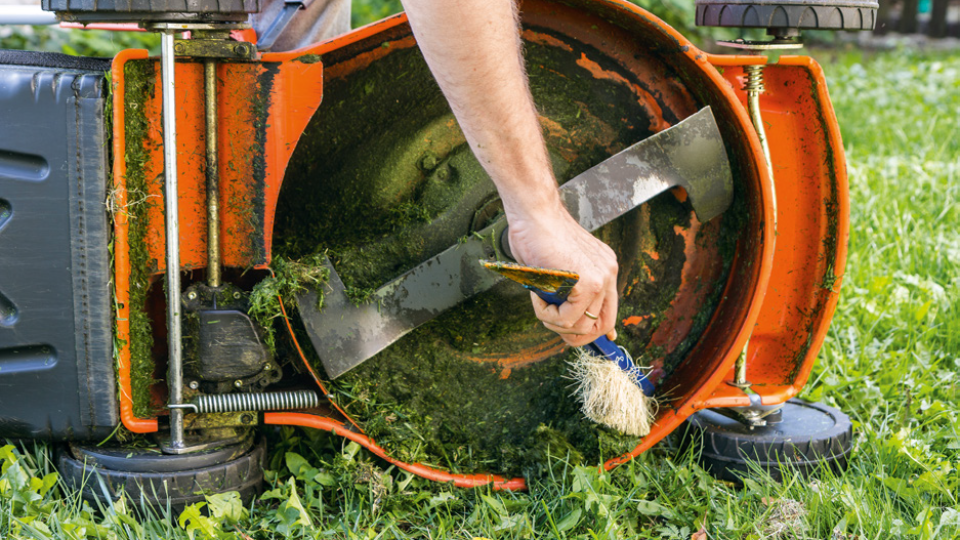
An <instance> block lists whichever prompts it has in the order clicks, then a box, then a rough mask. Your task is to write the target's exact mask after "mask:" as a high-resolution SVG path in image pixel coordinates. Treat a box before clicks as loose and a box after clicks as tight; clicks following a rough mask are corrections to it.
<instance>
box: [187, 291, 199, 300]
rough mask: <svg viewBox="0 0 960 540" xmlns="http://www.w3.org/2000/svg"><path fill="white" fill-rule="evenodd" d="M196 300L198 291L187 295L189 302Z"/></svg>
mask: <svg viewBox="0 0 960 540" xmlns="http://www.w3.org/2000/svg"><path fill="white" fill-rule="evenodd" d="M196 299H197V292H196V291H190V292H188V293H187V300H196Z"/></svg>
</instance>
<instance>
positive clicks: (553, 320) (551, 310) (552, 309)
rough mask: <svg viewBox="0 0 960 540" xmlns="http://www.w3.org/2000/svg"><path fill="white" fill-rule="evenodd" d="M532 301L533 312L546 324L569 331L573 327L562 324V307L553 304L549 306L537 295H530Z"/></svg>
mask: <svg viewBox="0 0 960 540" xmlns="http://www.w3.org/2000/svg"><path fill="white" fill-rule="evenodd" d="M530 301H531V302H533V312H534V313H535V314H536V315H537V318H538V319H540V320H541V321H542V322H544V323H550V324H552V325H554V326H556V327H557V328H563V329H567V328H569V327H570V326H572V325H564V324H563V323H562V317H561V316H560V309H559V308H560V306H555V305H553V304H548V303H547V302H546V301H544V300H543V298H540V297H539V296H537V295H536V294H535V293H530Z"/></svg>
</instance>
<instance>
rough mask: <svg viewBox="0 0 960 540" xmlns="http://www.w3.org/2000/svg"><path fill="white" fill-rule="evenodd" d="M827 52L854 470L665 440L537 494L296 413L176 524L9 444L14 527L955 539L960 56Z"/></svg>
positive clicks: (808, 393) (824, 354)
mask: <svg viewBox="0 0 960 540" xmlns="http://www.w3.org/2000/svg"><path fill="white" fill-rule="evenodd" d="M819 57H820V58H821V60H822V61H823V62H824V64H825V67H826V70H827V73H828V78H829V82H830V90H831V94H832V96H833V101H834V105H835V107H836V110H837V114H838V117H839V119H840V122H841V125H842V126H843V136H844V141H845V144H846V147H847V156H848V160H849V173H850V188H851V202H852V215H851V220H852V235H851V240H850V253H849V260H848V264H847V272H846V275H845V277H844V283H843V292H842V297H841V302H840V305H839V307H838V309H837V314H836V317H835V319H834V322H833V325H832V327H831V330H830V333H829V336H828V339H827V341H826V344H825V345H824V347H823V349H822V351H821V353H820V359H819V362H818V364H817V367H816V368H815V370H814V373H813V376H812V379H811V383H810V384H809V385H808V386H807V388H806V390H805V397H807V398H809V399H812V400H820V401H824V402H826V403H828V404H831V405H835V406H837V407H840V408H841V409H843V410H844V411H846V412H848V413H849V414H850V415H851V417H852V418H853V419H854V421H855V429H856V431H857V437H856V441H855V447H854V451H853V454H852V457H851V463H850V468H849V470H848V471H847V472H845V473H844V474H842V475H832V474H829V473H826V474H824V475H823V476H822V477H820V478H819V479H817V480H813V481H805V480H802V479H800V478H797V477H794V476H791V475H789V474H788V476H787V478H786V479H785V480H784V482H783V483H782V484H777V483H775V482H773V481H772V480H770V479H769V477H766V476H765V475H763V474H761V473H757V474H754V475H752V476H751V477H750V478H748V479H747V481H746V485H745V487H744V488H742V489H736V488H734V487H732V486H729V485H727V484H725V483H723V482H719V481H717V480H714V479H713V478H711V477H710V476H708V475H707V474H706V473H704V472H703V471H702V470H701V469H700V468H699V467H698V466H697V465H695V464H694V461H693V460H692V458H691V457H690V456H688V455H679V456H678V455H676V452H675V451H674V450H673V449H671V448H670V447H669V446H666V445H661V446H659V447H657V448H655V449H654V450H652V451H651V452H648V453H647V454H645V455H643V456H641V458H639V459H637V460H635V461H634V462H632V463H630V464H628V465H626V466H624V467H621V468H620V469H617V470H616V471H614V472H613V473H611V474H600V473H598V472H597V470H596V468H595V467H584V466H576V465H569V464H565V463H563V462H562V461H558V462H557V463H556V465H557V467H555V468H554V470H556V471H557V473H556V475H555V476H554V477H552V478H550V479H549V480H547V481H545V482H544V483H542V484H540V485H536V486H533V488H532V489H531V491H530V492H528V493H494V492H491V491H490V490H487V489H478V490H459V489H453V488H451V487H449V486H445V485H439V484H434V483H430V482H427V481H424V480H421V479H419V478H416V477H412V476H410V475H408V474H406V473H403V472H401V471H398V470H396V469H393V468H389V467H387V466H386V464H385V463H383V462H381V461H378V460H376V459H373V458H371V457H370V456H369V455H368V454H366V453H365V452H364V451H361V450H359V449H358V448H357V447H356V446H355V445H352V444H351V445H346V444H344V443H343V442H342V441H341V440H340V439H338V438H334V437H331V436H328V435H326V434H324V433H320V432H311V431H300V430H293V429H284V430H282V432H281V433H279V434H278V436H276V437H274V438H275V439H276V441H274V444H273V446H272V449H273V450H272V456H271V461H270V465H269V467H268V468H269V471H268V479H269V481H270V491H269V492H268V493H267V494H265V495H264V496H263V497H262V498H261V499H260V501H259V502H257V503H256V504H255V505H254V506H253V508H251V509H249V510H244V509H241V508H239V507H238V506H237V505H236V503H235V501H231V500H230V499H229V498H225V497H217V498H213V499H212V500H211V505H212V506H213V510H212V515H213V517H205V516H204V515H203V514H202V513H200V512H197V511H196V510H197V509H191V510H188V512H186V513H185V514H184V515H183V516H180V523H179V524H178V523H174V522H171V521H167V520H163V519H152V520H143V521H140V520H137V519H135V518H133V517H132V514H131V513H130V512H129V511H128V510H127V509H125V508H124V506H123V505H118V506H115V507H114V508H112V509H107V510H106V512H105V515H103V516H100V515H97V514H95V513H94V512H92V511H90V509H89V508H87V509H85V507H84V506H83V505H81V504H80V503H79V502H78V501H77V499H76V496H75V495H71V494H70V493H65V492H64V491H63V490H62V489H61V488H60V486H59V485H58V484H56V482H55V480H56V477H55V476H52V475H53V474H54V472H53V468H52V466H51V464H50V461H49V458H48V452H47V450H46V448H45V447H44V446H43V445H40V444H34V443H25V444H22V445H20V446H8V447H4V448H3V449H0V463H2V464H3V466H2V475H0V538H84V537H86V538H119V539H124V538H188V537H191V538H247V537H253V538H344V539H347V538H349V539H374V538H406V537H417V538H431V539H441V538H458V539H459V538H472V537H486V538H554V537H559V538H584V539H594V538H621V537H633V538H683V539H686V538H691V536H692V535H693V534H694V533H695V532H696V531H697V530H698V529H699V528H700V527H701V526H702V527H703V528H704V530H705V532H706V533H707V538H711V539H712V538H776V537H782V538H836V539H840V538H870V539H873V538H890V537H897V536H903V537H908V538H920V539H933V538H957V537H960V502H958V497H960V495H958V493H960V473H958V472H957V468H960V395H958V379H960V303H958V300H960V209H958V198H960V193H958V192H960V157H958V156H960V55H957V54H955V55H952V56H951V55H928V56H924V55H918V54H913V53H908V52H903V51H898V52H893V53H884V54H878V55H870V56H861V55H859V54H857V53H836V52H826V53H819ZM791 517H793V518H795V519H790V518H791ZM778 524H780V525H781V526H782V527H784V528H786V529H787V532H785V533H783V534H781V535H779V536H778V535H777V533H776V532H775V529H776V528H777V527H778Z"/></svg>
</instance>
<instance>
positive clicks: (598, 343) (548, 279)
mask: <svg viewBox="0 0 960 540" xmlns="http://www.w3.org/2000/svg"><path fill="white" fill-rule="evenodd" d="M480 264H482V265H483V266H484V267H485V268H487V269H488V270H493V271H494V272H497V273H498V274H500V275H502V276H504V277H506V278H508V279H511V280H513V281H516V282H517V283H519V284H521V285H523V286H524V287H525V288H527V289H529V290H531V291H533V292H534V293H535V294H536V295H537V296H539V297H540V298H542V299H543V300H544V301H545V302H547V303H548V304H552V305H555V306H558V305H560V304H562V303H564V302H565V301H566V300H567V296H569V295H570V291H571V290H572V289H573V286H574V285H576V283H577V281H579V279H580V276H579V275H577V274H576V273H573V272H567V271H564V270H552V269H549V268H537V267H532V266H524V265H521V264H517V263H510V262H504V261H483V260H482V261H480ZM570 377H571V379H573V380H574V381H575V384H574V395H576V396H577V398H578V399H579V400H580V401H581V403H582V404H583V405H582V407H581V410H582V412H583V414H584V416H586V417H587V418H589V419H590V420H593V421H594V422H597V423H598V424H603V425H605V426H607V427H610V428H612V429H615V430H617V431H620V432H622V433H624V434H626V435H631V436H635V437H643V436H645V435H647V434H648V433H650V423H651V422H652V420H653V416H654V415H655V414H656V409H657V404H656V401H655V400H654V399H653V397H652V396H653V393H654V391H655V388H654V386H653V383H652V382H651V381H650V380H649V378H648V377H647V376H646V375H645V374H644V373H643V370H642V368H640V367H639V366H637V365H636V364H634V362H633V358H631V357H630V354H629V353H628V352H627V351H626V350H624V349H623V348H622V347H619V346H617V345H616V344H615V343H614V342H612V341H610V339H608V338H607V337H606V336H600V337H599V338H597V339H596V340H595V341H594V342H592V343H589V344H587V345H585V346H583V347H580V348H578V349H577V353H576V357H575V358H574V360H573V361H572V362H571V373H570Z"/></svg>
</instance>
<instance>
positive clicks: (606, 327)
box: [597, 283, 619, 336]
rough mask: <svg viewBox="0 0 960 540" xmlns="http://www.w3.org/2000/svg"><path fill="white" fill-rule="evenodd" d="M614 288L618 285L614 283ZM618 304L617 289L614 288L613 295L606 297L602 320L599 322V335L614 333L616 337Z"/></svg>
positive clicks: (601, 315) (601, 313)
mask: <svg viewBox="0 0 960 540" xmlns="http://www.w3.org/2000/svg"><path fill="white" fill-rule="evenodd" d="M614 287H616V283H614ZM618 304H619V299H618V298H617V291H616V288H614V290H613V292H612V293H608V294H606V295H604V297H603V309H602V310H601V311H600V319H599V320H598V321H597V333H598V335H600V334H608V333H610V332H613V333H614V336H616V326H617V308H618Z"/></svg>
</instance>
